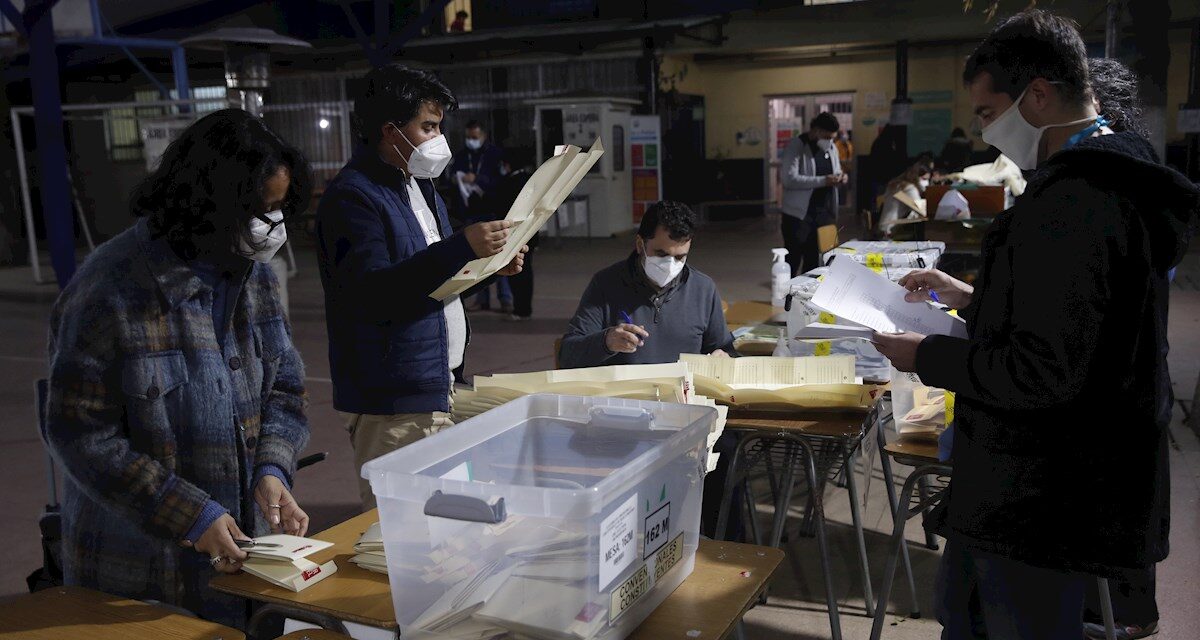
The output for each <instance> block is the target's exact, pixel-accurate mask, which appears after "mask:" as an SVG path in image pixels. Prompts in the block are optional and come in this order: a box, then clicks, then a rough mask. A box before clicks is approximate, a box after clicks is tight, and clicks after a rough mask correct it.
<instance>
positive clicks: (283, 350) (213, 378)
mask: <svg viewBox="0 0 1200 640" xmlns="http://www.w3.org/2000/svg"><path fill="white" fill-rule="evenodd" d="M310 180H311V178H310V175H309V170H308V164H307V163H306V162H305V160H304V158H303V156H301V154H300V152H299V151H297V150H296V149H295V148H293V147H291V146H290V145H288V144H287V143H286V142H284V141H283V140H282V139H280V138H279V136H277V135H276V134H275V133H273V132H272V131H271V130H270V129H269V128H267V126H266V125H265V124H263V122H262V120H260V119H259V118H256V117H254V116H251V115H249V114H247V113H246V112H245V111H241V110H238V109H225V110H221V111H217V112H214V113H212V114H209V115H207V116H205V117H204V118H201V119H200V120H199V121H197V122H196V123H195V124H193V125H192V126H191V127H189V128H188V129H187V130H186V131H184V132H183V134H182V135H180V137H179V139H178V140H176V141H175V142H173V143H171V145H170V146H169V147H167V150H166V152H165V153H164V154H163V156H162V160H161V162H160V164H159V167H158V169H156V170H155V171H154V172H153V173H151V174H150V176H149V177H148V178H146V180H145V181H144V182H143V183H142V184H141V185H140V186H138V187H137V188H136V189H135V190H134V193H133V197H132V199H131V203H132V205H131V209H132V213H133V214H134V216H136V217H138V218H139V220H138V221H137V222H136V223H134V225H133V227H132V228H130V229H128V230H126V231H124V232H123V233H121V234H119V235H117V236H116V237H114V238H113V239H112V240H109V241H108V242H106V243H104V244H103V245H101V246H100V247H98V248H97V249H96V251H95V252H93V253H92V254H91V255H90V256H89V257H88V259H87V260H86V261H85V262H84V263H83V265H82V266H81V267H80V268H79V271H78V272H77V273H76V274H75V277H74V278H73V279H72V280H71V283H70V284H69V285H67V287H66V288H65V289H64V290H63V292H62V295H60V296H59V298H58V300H57V302H55V304H54V307H53V309H52V310H51V314H50V348H49V352H50V353H49V355H50V379H49V391H50V392H49V400H48V402H47V406H46V416H47V418H46V426H45V432H44V433H43V437H44V439H45V441H46V444H47V446H48V448H49V450H50V452H51V453H52V454H53V456H54V458H55V459H56V460H57V461H58V462H59V463H60V464H61V465H62V467H63V470H64V471H65V484H64V488H63V503H62V538H63V549H62V563H63V578H64V582H65V583H66V584H68V585H78V586H83V587H88V588H91V589H95V590H98V591H103V592H105V593H111V594H114V595H119V596H125V597H128V598H134V599H138V600H156V601H160V602H164V603H167V604H172V605H177V606H182V607H184V608H187V609H190V610H191V611H193V612H195V613H196V614H198V615H199V616H201V617H203V618H206V619H208V620H212V621H214V622H219V623H222V624H225V625H229V626H234V627H239V628H240V627H244V626H245V616H246V602H245V601H244V600H241V599H239V598H234V597H231V596H225V595H222V594H219V593H217V592H216V591H213V590H211V589H209V588H208V581H209V579H210V578H211V577H212V576H213V575H214V573H215V572H218V571H219V572H222V573H233V572H236V571H238V570H239V569H240V567H241V564H240V563H241V561H242V560H244V559H245V558H246V554H245V552H244V551H242V550H241V549H239V548H238V547H237V545H236V544H235V540H240V539H245V538H249V537H251V536H258V535H265V534H267V533H268V532H272V531H274V532H286V533H292V534H295V535H304V534H305V533H306V532H307V529H308V516H307V515H306V514H305V513H304V510H303V509H301V508H300V507H299V505H297V504H296V500H295V499H294V498H293V497H292V494H291V492H290V489H289V487H290V486H291V483H292V474H293V472H294V471H295V469H296V457H297V454H298V453H299V452H300V451H302V450H303V449H304V447H305V445H306V444H307V442H308V422H307V419H306V418H305V415H304V409H305V406H306V403H307V396H306V394H305V391H304V366H303V363H302V362H301V360H300V354H299V353H298V352H297V351H296V348H295V346H293V344H292V338H291V329H290V328H289V325H288V321H287V317H286V314H285V313H284V309H283V308H282V307H281V303H280V299H279V282H278V281H277V280H276V279H275V274H274V272H273V271H272V270H271V267H270V266H269V265H268V264H267V263H268V262H269V261H270V260H271V258H272V257H273V256H274V254H275V252H276V251H277V250H278V249H279V247H280V246H282V244H283V243H284V241H285V240H286V238H287V230H286V228H285V227H284V226H283V222H284V221H285V220H286V219H288V218H290V217H292V216H295V215H296V214H298V213H300V212H302V211H303V210H304V207H305V206H306V205H307V203H308V201H309V194H310V191H311V186H310Z"/></svg>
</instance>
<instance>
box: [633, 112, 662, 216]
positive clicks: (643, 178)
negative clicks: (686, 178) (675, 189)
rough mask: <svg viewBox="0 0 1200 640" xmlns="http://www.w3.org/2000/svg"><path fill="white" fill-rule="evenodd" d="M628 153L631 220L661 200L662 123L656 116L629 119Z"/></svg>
mask: <svg viewBox="0 0 1200 640" xmlns="http://www.w3.org/2000/svg"><path fill="white" fill-rule="evenodd" d="M629 128H630V133H629V152H630V164H631V166H630V169H631V170H632V173H633V221H634V222H635V223H637V222H641V220H642V215H643V214H644V213H646V207H649V206H650V205H652V204H654V203H655V202H658V201H659V200H662V153H661V150H662V124H661V121H660V120H659V117H658V116H632V117H631V118H630V125H629Z"/></svg>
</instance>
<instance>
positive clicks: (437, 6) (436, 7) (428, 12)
mask: <svg viewBox="0 0 1200 640" xmlns="http://www.w3.org/2000/svg"><path fill="white" fill-rule="evenodd" d="M448 4H450V0H432V1H431V2H430V3H429V6H428V7H425V11H423V12H422V13H421V15H420V16H419V17H418V18H417V19H416V20H413V21H412V22H409V23H408V24H406V25H404V28H403V29H401V30H400V33H398V34H396V37H394V38H392V39H391V40H390V41H389V42H388V44H387V48H386V49H385V50H384V55H385V57H386V58H388V59H390V58H391V57H392V56H394V55H396V52H397V51H399V50H400V48H401V47H403V46H404V44H405V43H407V42H408V41H409V40H412V39H413V38H415V37H417V36H418V35H420V34H421V29H424V28H425V27H428V26H429V24H430V23H431V22H433V17H434V16H436V15H438V14H439V13H441V12H443V11H445V9H446V5H448Z"/></svg>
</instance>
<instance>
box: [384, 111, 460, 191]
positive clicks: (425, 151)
mask: <svg viewBox="0 0 1200 640" xmlns="http://www.w3.org/2000/svg"><path fill="white" fill-rule="evenodd" d="M392 126H396V125H395V124H394V123H393V125H392ZM396 131H400V127H396ZM400 137H401V138H404V141H405V142H407V143H408V146H410V147H412V148H413V152H412V155H410V156H408V172H409V173H410V174H412V176H413V177H415V178H431V179H432V178H436V177H438V176H440V175H442V172H443V171H445V170H446V167H447V166H448V165H449V164H450V160H451V158H453V157H454V154H453V153H451V152H450V144H449V143H448V142H446V136H444V135H442V134H440V133H439V134H438V135H437V136H436V137H434V138H430V139H429V140H426V141H425V142H422V143H421V146H419V147H418V146H414V145H413V143H412V142H411V141H410V140H409V139H408V136H406V135H404V132H403V131H400ZM392 148H393V149H395V150H396V153H397V154H398V155H399V156H400V157H401V158H403V157H404V154H402V153H400V149H399V148H397V147H396V145H392Z"/></svg>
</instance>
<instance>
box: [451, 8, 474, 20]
mask: <svg viewBox="0 0 1200 640" xmlns="http://www.w3.org/2000/svg"><path fill="white" fill-rule="evenodd" d="M469 15H471V14H469V13H467V12H466V11H463V10H462V9H459V10H458V13H455V14H454V17H455V18H465V17H467V16H469Z"/></svg>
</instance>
